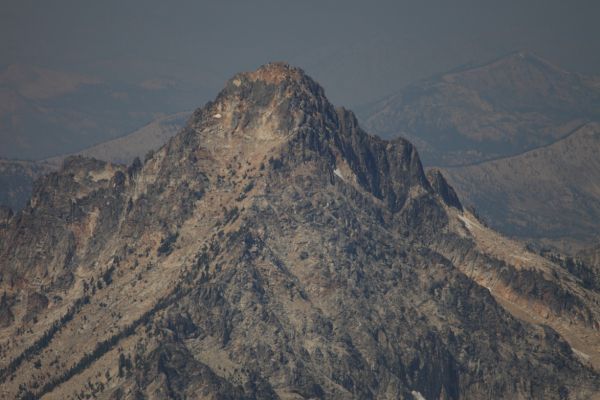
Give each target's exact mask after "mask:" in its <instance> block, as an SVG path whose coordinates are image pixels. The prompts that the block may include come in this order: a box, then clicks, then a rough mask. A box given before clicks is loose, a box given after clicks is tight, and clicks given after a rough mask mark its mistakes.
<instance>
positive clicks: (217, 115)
mask: <svg viewBox="0 0 600 400" xmlns="http://www.w3.org/2000/svg"><path fill="white" fill-rule="evenodd" d="M213 117H214V118H216V119H221V117H222V115H221V114H215V115H213Z"/></svg>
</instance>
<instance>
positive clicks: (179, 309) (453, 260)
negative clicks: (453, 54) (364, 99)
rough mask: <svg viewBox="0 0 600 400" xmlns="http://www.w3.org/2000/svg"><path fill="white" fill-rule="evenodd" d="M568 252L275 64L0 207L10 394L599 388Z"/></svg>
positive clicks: (589, 300) (409, 393)
mask: <svg viewBox="0 0 600 400" xmlns="http://www.w3.org/2000/svg"><path fill="white" fill-rule="evenodd" d="M559 261H560V260H555V259H551V258H548V257H547V258H544V257H543V256H540V255H538V254H534V253H531V252H528V251H527V250H526V249H524V248H523V247H522V246H520V245H519V244H518V243H516V242H512V241H510V240H508V239H505V238H503V237H502V236H500V235H498V234H496V233H495V232H494V231H492V230H490V229H489V228H487V227H486V226H485V225H484V224H482V223H481V222H480V221H478V220H477V218H476V217H475V216H474V215H472V214H471V213H469V212H468V211H466V210H464V209H463V207H462V205H461V203H460V200H459V198H458V196H457V195H456V193H455V192H454V190H453V189H452V188H451V187H450V186H449V185H448V183H447V182H446V180H445V179H444V177H443V175H442V174H441V173H439V172H438V171H431V172H430V173H429V174H428V176H426V175H425V173H424V171H423V168H422V166H421V162H420V160H419V156H418V154H417V151H416V150H415V147H414V146H413V145H412V144H411V143H409V142H408V141H406V140H404V139H401V138H399V139H395V140H392V141H385V140H382V139H379V138H377V137H374V136H371V135H369V134H367V133H366V132H365V131H363V130H362V129H361V128H360V126H359V125H358V123H357V120H356V118H355V117H354V115H353V113H352V112H350V111H347V110H344V109H337V108H335V107H333V106H332V105H331V104H330V103H329V102H328V100H327V99H326V97H325V94H324V91H323V89H322V88H321V87H320V86H319V85H318V84H317V83H315V82H314V81H313V80H312V79H311V78H309V77H308V76H306V75H305V74H304V73H303V71H302V70H300V69H297V68H294V67H291V66H289V65H287V64H284V63H273V64H267V65H265V66H263V67H261V68H259V69H258V70H256V71H254V72H249V73H242V74H238V75H236V76H234V77H233V78H232V79H231V80H230V81H229V82H228V83H227V84H226V86H225V88H224V89H223V91H222V92H221V93H220V94H219V95H218V96H217V98H216V99H215V100H214V101H213V102H210V103H208V104H206V105H205V106H204V107H202V108H200V109H198V110H197V111H195V112H194V113H193V115H192V116H191V117H190V119H189V122H188V124H187V126H186V127H185V128H184V129H183V130H182V131H181V132H180V133H179V134H177V135H176V136H175V137H173V138H172V139H171V140H170V141H169V142H168V143H167V144H166V145H165V146H163V147H162V148H161V149H160V150H158V151H156V152H155V153H154V154H152V155H151V156H149V157H148V158H147V159H146V160H145V161H144V162H141V161H140V160H138V159H136V160H135V161H134V162H133V163H132V164H131V165H129V166H122V165H116V164H110V163H106V162H101V161H97V160H94V159H88V158H83V157H72V158H69V159H67V160H65V162H64V166H63V168H62V169H61V170H60V171H59V172H53V173H51V174H49V175H46V176H45V177H43V178H41V179H40V180H39V181H38V182H37V183H36V185H35V189H34V193H33V196H32V198H31V199H30V201H29V203H28V205H27V207H25V208H24V209H23V210H21V211H19V212H17V213H14V214H13V213H12V212H11V211H10V210H4V209H3V210H0V286H1V288H0V290H1V291H2V294H1V296H2V297H1V300H0V397H1V398H5V399H15V398H23V399H31V398H46V399H83V398H103V399H164V398H168V399H188V398H203V399H204V398H205V399H309V398H330V399H333V398H335V399H398V398H403V399H428V400H429V399H530V398H534V399H588V398H594V396H598V393H599V392H600V375H599V374H598V371H599V369H598V368H599V367H600V354H599V353H600V350H599V349H600V324H599V321H600V310H599V309H598V308H599V307H598V304H600V286H599V285H596V283H594V282H592V283H589V282H588V283H586V282H587V281H585V280H584V277H583V275H582V274H581V273H580V271H579V270H577V269H569V268H565V267H564V266H563V265H562V264H561V263H560V262H559Z"/></svg>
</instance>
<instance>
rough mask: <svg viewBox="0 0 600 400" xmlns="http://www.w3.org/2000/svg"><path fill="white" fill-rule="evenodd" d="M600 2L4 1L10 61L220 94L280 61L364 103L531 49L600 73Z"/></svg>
mask: <svg viewBox="0 0 600 400" xmlns="http://www.w3.org/2000/svg"><path fill="white" fill-rule="evenodd" d="M599 15H600V1H598V0H590V1H574V0H570V1H566V0H561V1H555V0H543V1H542V0H540V1H538V0H533V1H528V0H520V1H507V0H504V1H489V2H486V1H481V0H479V1H448V0H445V1H437V2H434V1H424V0H421V1H400V0H396V1H353V0H345V1H335V2H334V1H326V0H320V1H310V0H304V1H286V0H273V1H257V0H252V1H247V0H246V1H227V0H220V1H178V2H176V1H169V2H167V1H164V0H161V1H156V0H146V1H126V0H120V1H94V2H92V1H81V0H74V1H66V0H53V1H42V0H38V1H30V0H17V1H14V0H9V1H7V0H3V1H2V12H1V13H0V64H2V65H7V64H12V63H23V64H34V65H40V66H45V67H51V68H56V69H60V70H67V71H76V72H86V73H92V74H95V75H97V76H100V77H102V78H104V79H110V80H121V81H125V82H139V81H142V80H144V79H148V78H155V77H159V78H173V79H176V80H179V81H182V82H184V83H189V84H190V85H195V86H205V87H208V88H209V89H211V90H214V91H215V92H216V91H217V90H218V89H219V88H220V87H221V86H222V84H223V82H224V80H225V79H227V78H229V77H230V76H231V75H232V74H233V73H235V72H237V71H242V70H249V69H254V68H255V67H257V66H258V65H260V64H263V63H265V62H267V61H272V60H285V61H289V62H291V63H293V64H296V65H298V66H300V67H302V68H304V69H305V70H306V71H307V72H309V73H310V74H311V75H312V76H313V77H315V78H316V79H317V80H318V81H320V83H321V84H322V85H323V86H324V87H325V89H326V91H327V93H328V95H329V97H330V99H332V100H333V101H334V102H335V103H337V104H344V105H349V106H352V105H356V104H361V103H365V102H368V101H371V100H373V99H376V98H378V97H381V96H383V95H385V94H387V93H390V92H392V91H394V90H396V89H399V88H400V87H402V86H403V85H405V84H406V83H408V82H410V81H413V80H415V79H418V78H423V77H426V76H429V75H432V74H435V73H438V72H441V71H444V70H447V69H449V68H452V67H455V66H457V65H461V64H466V63H470V62H482V61H485V60H487V59H491V58H495V57H497V56H499V55H502V54H503V53H508V52H510V51H513V50H518V49H527V50H532V51H534V52H536V53H538V54H539V55H541V56H543V57H545V58H548V59H549V60H551V61H553V62H555V63H557V64H559V65H561V66H563V67H566V68H569V69H573V70H576V71H580V72H584V73H597V72H600V24H599V23H598V17H599Z"/></svg>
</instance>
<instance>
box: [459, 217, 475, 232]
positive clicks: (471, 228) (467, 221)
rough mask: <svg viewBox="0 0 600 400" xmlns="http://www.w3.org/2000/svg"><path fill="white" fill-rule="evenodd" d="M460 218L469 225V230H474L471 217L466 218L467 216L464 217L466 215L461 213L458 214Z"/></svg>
mask: <svg viewBox="0 0 600 400" xmlns="http://www.w3.org/2000/svg"><path fill="white" fill-rule="evenodd" d="M458 218H459V219H460V220H461V221H462V222H464V224H465V226H466V227H467V229H468V230H469V231H472V230H473V224H472V223H471V221H469V219H468V218H466V217H464V216H462V215H459V216H458Z"/></svg>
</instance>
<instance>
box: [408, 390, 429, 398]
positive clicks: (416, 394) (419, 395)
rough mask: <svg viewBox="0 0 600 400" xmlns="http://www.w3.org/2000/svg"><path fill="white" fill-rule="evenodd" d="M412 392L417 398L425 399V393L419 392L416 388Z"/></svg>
mask: <svg viewBox="0 0 600 400" xmlns="http://www.w3.org/2000/svg"><path fill="white" fill-rule="evenodd" d="M410 393H411V394H412V395H413V397H414V398H415V400H425V397H423V395H422V394H421V393H419V392H417V391H416V390H413V391H412V392H410Z"/></svg>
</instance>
